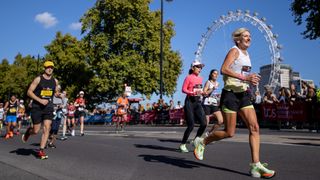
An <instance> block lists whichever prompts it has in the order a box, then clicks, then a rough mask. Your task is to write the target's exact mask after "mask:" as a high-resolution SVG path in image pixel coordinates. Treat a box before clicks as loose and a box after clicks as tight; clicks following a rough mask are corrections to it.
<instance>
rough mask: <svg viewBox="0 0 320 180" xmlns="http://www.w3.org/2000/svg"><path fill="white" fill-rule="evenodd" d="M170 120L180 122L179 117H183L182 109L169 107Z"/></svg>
mask: <svg viewBox="0 0 320 180" xmlns="http://www.w3.org/2000/svg"><path fill="white" fill-rule="evenodd" d="M169 116H170V121H171V122H173V121H176V122H180V119H184V111H183V108H181V109H171V110H170V111H169Z"/></svg>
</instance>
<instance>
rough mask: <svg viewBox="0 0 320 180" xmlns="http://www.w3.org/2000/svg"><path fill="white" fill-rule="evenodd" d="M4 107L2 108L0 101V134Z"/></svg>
mask: <svg viewBox="0 0 320 180" xmlns="http://www.w3.org/2000/svg"><path fill="white" fill-rule="evenodd" d="M4 113H5V111H4V108H3V103H0V134H1V131H2V127H3V120H4Z"/></svg>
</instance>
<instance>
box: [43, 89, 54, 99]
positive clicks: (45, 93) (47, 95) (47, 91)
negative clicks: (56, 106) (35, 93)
mask: <svg viewBox="0 0 320 180" xmlns="http://www.w3.org/2000/svg"><path fill="white" fill-rule="evenodd" d="M52 95H53V91H52V89H43V90H41V92H40V96H41V97H42V98H46V99H47V98H51V97H52Z"/></svg>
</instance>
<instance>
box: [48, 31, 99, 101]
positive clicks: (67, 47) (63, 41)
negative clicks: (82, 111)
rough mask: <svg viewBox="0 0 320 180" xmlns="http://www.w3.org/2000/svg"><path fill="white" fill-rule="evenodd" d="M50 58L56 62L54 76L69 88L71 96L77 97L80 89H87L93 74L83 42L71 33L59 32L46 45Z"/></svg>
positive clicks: (62, 85) (64, 87) (63, 87)
mask: <svg viewBox="0 0 320 180" xmlns="http://www.w3.org/2000/svg"><path fill="white" fill-rule="evenodd" d="M46 50H47V51H48V54H47V55H46V59H50V60H52V61H53V62H54V64H55V69H54V76H55V77H56V78H57V79H58V80H59V84H60V85H61V87H62V89H65V90H67V92H68V94H69V97H70V98H71V100H72V98H73V97H76V95H77V94H78V93H79V91H80V90H84V91H86V90H87V89H88V87H87V85H88V83H89V81H90V78H91V77H92V76H93V75H92V74H93V73H92V72H91V71H90V69H89V66H88V64H87V62H86V56H87V55H86V52H85V51H84V49H83V48H82V42H81V41H78V40H77V39H76V38H75V37H73V36H71V35H70V34H66V35H62V33H61V32H57V34H56V38H55V39H54V40H53V41H52V42H51V43H50V44H49V45H47V46H46Z"/></svg>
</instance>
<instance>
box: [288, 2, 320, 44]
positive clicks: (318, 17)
mask: <svg viewBox="0 0 320 180" xmlns="http://www.w3.org/2000/svg"><path fill="white" fill-rule="evenodd" d="M291 11H292V14H293V15H294V16H295V19H294V22H295V23H297V24H298V25H301V24H302V18H303V17H305V21H306V22H307V24H306V28H307V29H306V30H305V31H304V32H303V33H302V35H303V36H304V38H306V39H307V38H308V39H310V40H314V39H317V38H320V1H319V0H294V1H293V3H292V4H291Z"/></svg>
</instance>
